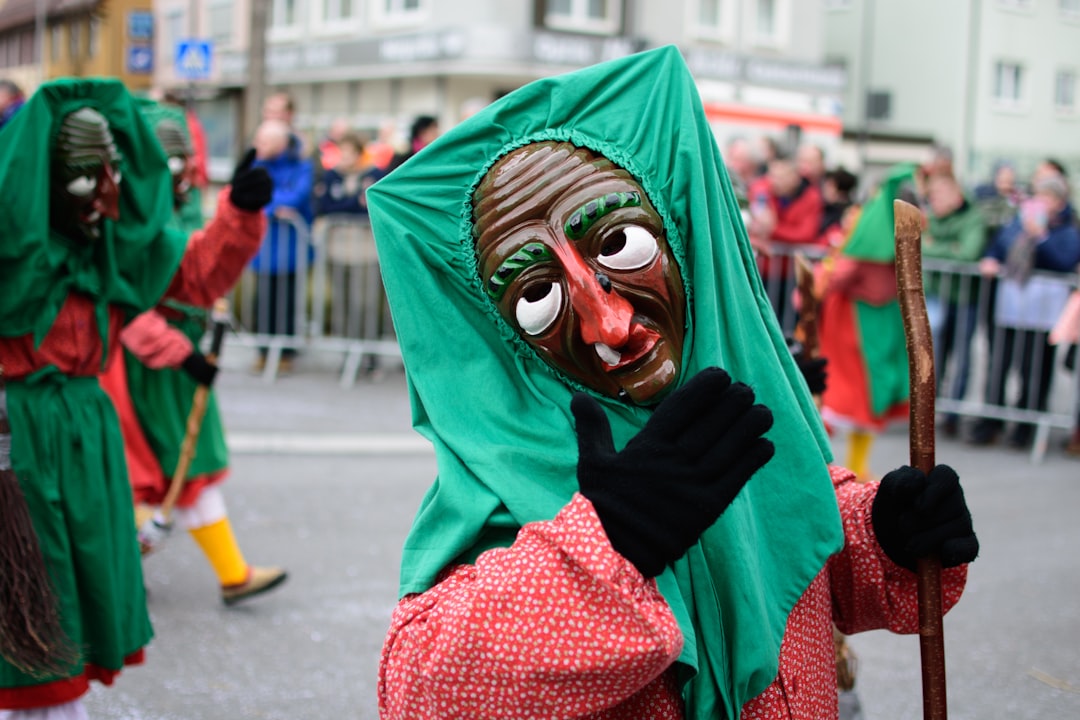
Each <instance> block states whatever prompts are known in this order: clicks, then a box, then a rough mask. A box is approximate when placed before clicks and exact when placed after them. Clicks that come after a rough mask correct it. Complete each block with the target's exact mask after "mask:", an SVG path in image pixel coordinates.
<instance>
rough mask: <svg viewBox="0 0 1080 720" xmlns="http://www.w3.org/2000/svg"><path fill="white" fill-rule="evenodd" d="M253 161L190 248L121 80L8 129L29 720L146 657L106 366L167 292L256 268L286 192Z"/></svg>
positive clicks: (14, 698)
mask: <svg viewBox="0 0 1080 720" xmlns="http://www.w3.org/2000/svg"><path fill="white" fill-rule="evenodd" d="M251 160H252V158H250V157H249V158H245V161H244V162H242V163H241V165H240V166H238V167H237V170H236V172H235V174H234V176H233V180H232V183H231V185H230V186H229V187H228V188H226V189H225V190H224V191H223V193H222V197H221V199H220V200H219V207H221V208H222V209H221V210H219V213H218V216H217V217H216V218H215V221H214V224H216V225H217V227H216V229H215V230H214V232H209V231H208V232H206V233H203V234H201V235H199V236H197V237H193V238H191V239H190V240H189V239H188V238H187V237H185V236H184V235H183V234H182V233H179V232H176V231H174V230H172V229H170V228H169V227H167V225H168V224H169V217H170V215H171V211H172V206H173V193H172V180H171V176H170V173H169V170H168V165H167V161H166V158H165V155H164V154H163V153H162V151H161V149H160V146H159V145H158V142H157V140H156V139H155V137H154V135H153V132H152V130H151V129H150V127H149V126H148V125H147V123H146V122H145V120H144V119H143V118H142V116H141V114H140V113H139V110H138V107H137V105H136V102H135V101H134V99H133V98H132V97H131V96H130V94H129V93H128V92H127V90H126V89H125V88H124V86H123V84H122V83H120V82H119V81H116V80H105V79H99V80H57V81H52V82H49V83H45V84H43V85H42V86H41V87H40V88H39V89H38V90H37V92H36V93H35V94H34V95H33V96H32V97H31V98H30V100H29V101H27V103H26V105H25V106H24V107H23V108H22V110H21V111H20V112H19V113H18V114H17V115H16V116H15V117H14V118H13V119H12V121H11V122H10V123H9V124H7V125H5V127H4V129H3V131H2V132H0V197H3V202H2V203H0V224H2V225H3V227H4V228H5V232H4V234H3V236H2V238H0V287H3V293H0V372H2V378H3V380H4V381H5V385H6V388H5V389H6V393H5V397H4V403H3V413H2V415H3V417H4V418H5V420H6V423H5V424H6V425H7V427H6V428H3V427H2V426H0V430H3V429H6V430H7V432H4V433H3V434H2V435H0V472H2V477H0V482H2V485H3V503H2V505H0V515H2V517H0V527H2V528H3V529H4V530H3V531H2V532H0V596H2V598H3V603H4V615H3V618H2V619H0V655H2V656H3V657H2V660H0V709H6V710H11V711H12V712H11V713H10V714H9V716H8V717H10V718H12V719H13V720H14V719H17V718H21V717H25V716H27V715H25V714H24V713H29V714H30V715H32V717H34V718H79V717H85V710H84V709H83V707H82V704H81V701H80V699H79V698H80V697H81V696H82V695H83V694H84V693H85V692H86V691H87V690H88V688H89V683H90V681H91V680H98V681H101V682H103V683H106V684H109V683H111V682H112V681H113V679H114V678H115V676H116V675H117V674H118V673H119V672H120V670H121V669H122V668H123V667H124V666H125V665H126V664H132V663H137V662H141V661H142V659H143V653H144V648H145V646H146V644H147V643H148V642H149V641H150V638H151V637H152V634H153V632H152V629H151V625H150V620H149V616H148V613H147V609H146V598H145V591H144V589H143V578H142V569H141V564H140V554H139V547H138V543H137V542H136V538H135V533H134V532H132V517H133V507H132V500H131V487H130V485H129V484H128V478H127V472H126V467H125V461H124V448H123V441H122V438H121V434H120V427H119V424H118V422H117V416H116V412H115V410H114V409H113V405H112V403H111V401H110V400H109V398H108V396H107V395H106V394H105V393H104V392H103V391H102V389H101V386H100V384H99V382H98V375H99V374H100V373H101V372H102V371H103V370H105V369H107V368H108V366H109V363H110V362H114V361H116V360H117V359H118V353H117V349H118V343H117V334H118V333H119V330H120V328H121V326H122V324H123V323H124V322H125V321H126V319H127V318H129V317H132V316H134V315H136V314H138V313H140V312H143V311H145V310H147V309H149V308H151V307H154V306H155V305H157V304H158V303H159V302H160V301H161V299H162V298H163V297H169V298H174V299H177V300H180V301H183V302H187V303H191V304H195V305H201V306H204V307H205V306H209V305H210V304H211V303H212V302H213V301H214V299H216V298H217V297H219V296H220V295H221V294H222V293H223V292H225V291H226V290H227V289H228V288H229V287H231V285H232V284H233V283H234V282H235V280H236V278H237V277H239V275H240V272H241V271H242V270H243V267H244V264H245V263H246V262H247V260H248V259H249V258H250V257H251V256H252V255H253V254H254V252H255V251H256V250H257V248H258V242H259V238H260V237H261V235H262V232H263V229H264V228H265V220H264V218H263V216H262V214H261V213H260V212H259V210H260V209H261V208H262V207H263V206H264V205H265V204H266V203H267V202H268V201H269V198H270V193H271V192H272V183H271V181H270V179H269V177H268V176H267V175H266V174H265V172H263V171H261V170H255V169H252V168H251ZM11 528H28V529H27V531H26V532H21V533H18V534H14V533H11V532H8V530H9V529H11ZM50 620H51V621H52V622H49V621H50Z"/></svg>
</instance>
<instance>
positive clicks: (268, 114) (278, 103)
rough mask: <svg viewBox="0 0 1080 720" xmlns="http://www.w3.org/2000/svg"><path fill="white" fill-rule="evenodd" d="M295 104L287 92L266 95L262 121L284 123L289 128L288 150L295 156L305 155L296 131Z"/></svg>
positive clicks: (302, 140)
mask: <svg viewBox="0 0 1080 720" xmlns="http://www.w3.org/2000/svg"><path fill="white" fill-rule="evenodd" d="M295 118H296V103H295V101H293V98H292V95H290V94H289V93H287V92H284V91H282V92H276V93H272V94H270V95H268V96H267V97H266V99H265V100H263V107H262V119H263V121H264V122H265V121H268V120H272V121H277V122H283V123H285V125H286V127H288V128H289V150H290V151H291V152H293V153H295V154H296V155H305V154H307V152H306V151H305V148H304V139H303V138H302V137H300V133H299V132H297V130H296V123H295Z"/></svg>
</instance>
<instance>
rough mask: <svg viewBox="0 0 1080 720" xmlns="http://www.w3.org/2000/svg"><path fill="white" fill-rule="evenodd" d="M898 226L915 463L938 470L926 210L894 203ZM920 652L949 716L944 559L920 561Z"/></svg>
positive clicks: (937, 718) (937, 713)
mask: <svg viewBox="0 0 1080 720" xmlns="http://www.w3.org/2000/svg"><path fill="white" fill-rule="evenodd" d="M893 215H894V223H895V229H896V284H897V293H898V297H899V301H900V312H901V315H902V316H903V320H904V336H905V340H906V344H907V353H908V372H909V378H910V384H911V401H910V406H911V411H910V413H911V415H910V416H911V424H910V431H909V432H910V447H911V454H910V457H911V466H912V467H914V468H916V469H917V470H921V471H922V472H924V473H926V474H927V475H929V474H930V471H931V470H933V469H934V397H935V392H936V388H935V380H934V343H933V337H932V335H931V332H930V320H929V318H928V316H927V314H926V298H925V296H924V295H923V276H922V213H921V211H920V210H919V209H918V208H917V207H915V206H914V205H912V204H911V203H908V202H905V201H903V200H894V201H893ZM917 569H918V578H919V650H920V654H921V658H922V680H923V717H924V718H926V719H927V720H945V718H946V716H947V703H946V698H945V635H944V627H943V615H944V613H943V611H942V600H941V561H940V559H938V558H936V557H924V558H919V560H918V566H917Z"/></svg>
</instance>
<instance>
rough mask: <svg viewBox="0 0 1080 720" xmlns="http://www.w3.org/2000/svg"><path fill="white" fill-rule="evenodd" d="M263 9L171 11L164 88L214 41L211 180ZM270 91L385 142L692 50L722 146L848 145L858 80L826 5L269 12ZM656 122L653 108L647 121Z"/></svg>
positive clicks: (162, 6)
mask: <svg viewBox="0 0 1080 720" xmlns="http://www.w3.org/2000/svg"><path fill="white" fill-rule="evenodd" d="M250 1H251V0H235V1H233V0H158V2H157V4H156V7H155V12H156V24H157V27H158V35H157V62H156V68H157V71H156V74H155V84H156V85H158V86H159V87H161V88H163V89H164V88H174V89H175V88H183V87H185V86H186V84H185V83H184V81H183V79H182V78H181V77H180V76H178V75H177V74H176V72H175V70H176V68H175V63H174V62H173V57H174V55H175V50H174V48H175V47H176V44H177V42H179V41H181V40H182V39H184V38H185V37H189V38H190V37H200V38H205V39H209V40H210V41H212V43H213V48H214V50H213V62H212V64H211V68H210V76H209V78H208V79H207V80H206V81H201V82H199V83H197V84H193V85H189V87H190V89H191V90H192V92H193V94H194V96H195V97H197V98H198V107H199V110H200V114H201V116H202V118H203V121H204V124H205V125H206V127H207V134H208V137H209V141H210V150H211V157H212V161H213V162H212V169H213V170H214V172H215V174H217V175H218V176H219V177H220V176H222V175H223V174H224V173H226V172H227V171H228V169H229V167H230V164H229V159H230V158H233V157H235V156H236V154H237V152H238V150H239V147H238V145H239V143H240V142H241V139H240V138H239V137H238V136H237V133H236V131H235V130H236V128H238V127H242V126H243V123H242V122H241V121H242V118H241V117H240V113H241V110H242V107H243V103H242V101H241V97H242V93H243V92H244V90H245V88H246V87H247V83H248V77H247V66H248V44H249V43H248V39H249V27H248V25H249V18H250V13H251V6H250V5H249V2H250ZM269 2H270V10H271V12H270V18H271V20H270V27H269V29H268V32H267V54H266V67H267V86H268V87H267V89H268V90H269V91H275V90H285V91H287V92H289V94H290V95H291V96H292V97H293V99H294V101H295V103H296V108H297V115H296V125H297V127H298V128H300V129H301V130H302V131H303V132H304V133H305V134H307V135H308V136H309V140H310V141H317V140H318V138H319V137H320V136H321V134H322V133H324V132H325V130H326V128H328V127H329V125H330V123H331V121H332V120H333V119H334V118H338V117H345V118H347V119H348V120H349V121H350V124H351V125H352V126H353V127H354V128H357V129H359V130H362V131H365V132H367V133H368V134H374V133H376V132H377V131H378V129H379V128H380V127H383V126H385V124H386V123H387V122H393V123H395V124H396V125H397V127H399V128H407V127H408V125H409V122H410V121H411V119H412V118H413V117H415V116H416V115H420V114H427V115H434V116H436V117H438V118H439V120H440V125H441V126H442V127H443V128H447V127H450V126H452V125H454V124H456V123H457V122H459V121H460V120H461V119H462V117H463V116H464V115H466V114H467V113H468V112H470V109H471V108H474V107H476V106H478V105H482V104H484V103H487V102H491V101H492V100H494V99H496V98H498V97H499V96H501V95H503V94H505V93H507V92H509V91H511V90H513V89H515V88H517V87H520V86H521V85H523V84H525V83H528V82H530V81H532V80H535V79H537V78H540V77H544V76H548V75H552V74H557V73H562V72H566V71H569V70H572V69H575V68H580V67H584V66H587V65H591V64H593V63H596V62H600V61H603V60H606V59H612V58H617V57H621V56H624V55H627V54H629V53H633V52H637V51H640V50H643V49H647V48H650V47H657V46H660V45H667V44H675V45H677V46H679V47H680V48H681V49H682V51H683V53H684V55H685V57H686V59H687V62H688V64H689V65H690V68H691V70H692V71H693V72H694V75H695V77H696V78H697V79H698V82H699V87H700V89H701V93H702V98H703V100H705V102H706V104H707V108H708V110H709V114H710V118H712V119H713V121H714V127H715V128H716V129H717V132H718V139H719V140H720V141H721V142H723V141H725V140H726V137H727V136H730V135H731V134H735V133H744V134H761V133H768V134H772V135H775V136H776V137H777V138H778V139H784V138H787V139H789V140H790V139H791V138H792V137H794V136H799V137H811V138H815V139H816V140H819V141H820V142H822V143H823V144H829V143H834V142H839V137H840V130H841V128H840V122H839V117H838V115H839V111H840V101H841V98H842V94H843V92H844V90H845V86H846V83H847V73H846V70H845V69H844V68H842V67H836V66H827V65H825V64H824V63H823V58H824V24H823V23H824V15H823V12H822V5H821V0H811V1H807V0H799V1H798V2H796V0H669V1H668V2H664V3H660V2H655V1H649V0H519V1H517V2H506V0H454V1H452V2H451V1H450V0H269ZM645 111H647V109H646V110H645Z"/></svg>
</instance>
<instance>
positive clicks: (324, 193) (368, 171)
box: [315, 133, 384, 218]
mask: <svg viewBox="0 0 1080 720" xmlns="http://www.w3.org/2000/svg"><path fill="white" fill-rule="evenodd" d="M337 147H338V150H339V152H340V158H339V160H338V163H337V165H335V166H334V167H332V168H330V169H329V170H327V171H326V173H325V174H324V175H323V180H322V183H320V186H319V188H318V189H317V190H316V191H315V214H316V215H355V216H358V217H364V218H366V217H367V199H366V193H367V189H368V188H369V187H371V186H372V185H374V184H375V181H376V180H378V179H379V178H380V177H382V176H383V174H384V173H383V172H382V171H381V170H379V169H378V168H377V167H374V166H370V167H367V166H365V163H364V159H363V152H364V142H363V141H362V140H361V139H360V137H359V136H358V135H356V134H355V133H347V134H346V135H345V136H344V137H342V138H341V139H340V140H339V141H338V144H337Z"/></svg>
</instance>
